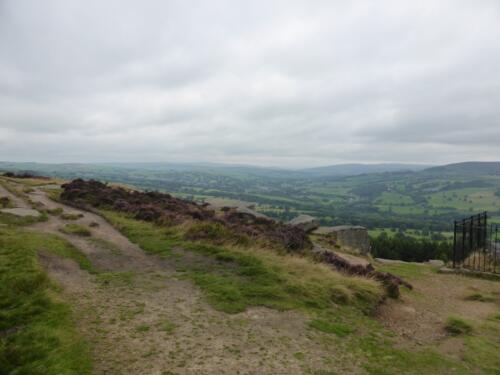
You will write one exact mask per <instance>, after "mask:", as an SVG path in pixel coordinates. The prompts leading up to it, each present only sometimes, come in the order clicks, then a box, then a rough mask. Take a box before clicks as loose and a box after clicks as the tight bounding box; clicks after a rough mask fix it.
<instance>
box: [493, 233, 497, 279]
mask: <svg viewBox="0 0 500 375" xmlns="http://www.w3.org/2000/svg"><path fill="white" fill-rule="evenodd" d="M497 241H498V225H495V257H494V260H493V273H497V251H498V249H497V244H498V242H497Z"/></svg>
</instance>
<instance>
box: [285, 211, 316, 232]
mask: <svg viewBox="0 0 500 375" xmlns="http://www.w3.org/2000/svg"><path fill="white" fill-rule="evenodd" d="M288 225H291V226H293V227H298V228H301V229H302V230H303V231H305V232H306V233H307V232H311V231H313V230H315V229H317V228H319V221H318V220H317V219H316V218H314V217H312V216H309V215H299V216H297V217H296V218H294V219H292V220H290V221H289V222H288Z"/></svg>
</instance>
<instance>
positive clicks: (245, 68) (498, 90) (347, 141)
mask: <svg viewBox="0 0 500 375" xmlns="http://www.w3.org/2000/svg"><path fill="white" fill-rule="evenodd" d="M499 20H500V1H498V0H491V1H490V0H477V1H469V0H467V1H465V0H464V1H462V0H439V1H436V0H419V1H405V0H377V1H372V0H366V1H363V0H353V1H335V0H329V1H321V0H316V1H310V0H308V1H293V0H284V1H274V0H266V1H261V0H252V1H243V0H242V1H240V0H229V1H218V0H210V1H191V0H180V1H169V0H158V1H155V0H142V1H136V0H134V1H128V0H106V1H102V0H84V1H83V0H79V1H76V0H44V1H38V0H0V160H3V161H38V162H120V161H121V162H162V161H164V162H199V161H203V162H207V161H209V162H224V163H244V164H254V165H262V166H280V167H306V166H319V165H329V164H339V163H351V162H362V163H376V162H377V163H378V162H403V163H422V164H444V163H451V162H459V161H466V160H500V21H499Z"/></svg>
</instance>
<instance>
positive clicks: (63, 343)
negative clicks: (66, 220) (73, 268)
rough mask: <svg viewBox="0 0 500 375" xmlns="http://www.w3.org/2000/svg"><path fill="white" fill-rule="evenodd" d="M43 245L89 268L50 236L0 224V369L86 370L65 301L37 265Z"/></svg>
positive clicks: (53, 373)
mask: <svg viewBox="0 0 500 375" xmlns="http://www.w3.org/2000/svg"><path fill="white" fill-rule="evenodd" d="M41 249H46V250H48V251H51V252H54V253H55V254H57V255H59V256H62V257H66V258H71V259H74V260H75V261H77V262H78V263H79V264H80V266H81V267H82V268H85V269H88V270H91V269H92V267H91V265H90V263H89V262H88V260H86V258H85V257H84V256H83V255H82V254H80V253H79V252H78V251H77V250H76V249H75V248H73V247H72V246H71V245H69V244H68V243H66V242H65V241H63V240H61V239H60V238H58V237H56V236H52V235H46V234H38V233H33V232H27V231H21V230H17V229H13V228H9V229H6V228H0V373H1V374H44V375H60V374H75V375H77V374H78V375H85V374H91V373H92V368H91V362H90V357H89V356H88V352H87V347H86V344H85V343H84V342H83V341H82V340H81V338H80V336H79V335H78V334H77V333H76V331H75V329H74V326H73V322H72V318H71V311H70V308H69V306H68V305H66V304H65V303H63V302H62V301H60V299H59V297H58V293H57V288H56V287H55V285H54V284H53V283H52V282H51V281H50V280H49V279H48V277H47V275H46V273H45V272H44V271H43V270H42V268H41V267H40V266H39V265H38V262H37V253H38V250H41Z"/></svg>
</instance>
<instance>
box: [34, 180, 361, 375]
mask: <svg viewBox="0 0 500 375" xmlns="http://www.w3.org/2000/svg"><path fill="white" fill-rule="evenodd" d="M30 198H31V199H32V200H33V201H38V202H41V203H43V204H44V205H45V206H46V207H47V208H51V209H53V208H57V207H61V208H63V209H64V211H65V212H68V213H75V214H78V213H80V214H82V215H83V217H82V218H81V219H78V220H77V221H75V222H76V223H79V224H87V225H88V224H90V223H91V222H96V223H98V224H99V225H98V227H95V228H92V229H91V230H92V237H91V238H93V239H95V238H97V239H101V240H104V241H106V242H107V243H111V244H112V245H110V246H106V242H103V241H99V242H96V241H95V240H92V239H88V238H82V237H78V236H73V235H67V234H63V233H61V232H60V231H59V229H60V228H61V227H62V226H64V225H65V224H67V223H68V222H67V221H64V220H62V219H60V218H58V217H50V220H49V221H47V222H43V223H37V224H36V225H34V226H32V227H31V229H32V230H37V231H44V232H52V233H57V234H58V235H60V236H62V237H64V238H66V239H67V240H68V241H70V242H71V243H72V244H73V245H75V246H77V247H78V248H79V249H81V251H82V252H83V253H85V254H86V255H87V256H88V258H89V259H90V260H91V262H92V264H93V265H94V266H95V267H96V268H97V269H98V270H99V271H100V273H99V275H91V274H89V273H88V272H86V271H82V270H80V269H79V268H78V266H77V265H76V264H75V263H74V262H73V261H70V260H62V259H60V258H58V257H55V256H52V255H50V254H49V253H41V255H40V261H41V263H42V264H43V265H44V266H45V267H46V269H47V270H48V272H49V274H50V276H51V277H52V278H54V279H55V280H57V281H58V282H59V283H60V284H61V285H62V286H63V288H64V294H65V297H66V298H68V299H69V301H70V302H71V304H72V306H73V307H74V311H75V316H76V317H77V327H78V328H79V330H80V331H81V332H83V334H84V335H85V337H86V338H87V339H88V340H89V341H90V342H91V344H92V345H91V347H92V351H93V353H92V354H93V357H94V361H95V364H96V370H97V372H98V373H102V374H134V375H136V374H154V375H156V374H163V373H164V372H167V371H171V372H172V373H175V374H302V373H304V372H306V371H307V370H310V369H312V370H318V369H326V368H328V367H331V364H330V365H328V366H326V365H325V364H324V363H330V362H331V359H332V358H336V360H338V361H339V363H342V365H340V366H339V367H340V368H339V370H338V373H339V374H358V373H359V374H362V373H365V371H364V370H361V369H359V368H357V366H356V364H355V361H353V360H352V359H350V358H342V355H341V354H340V353H337V354H336V350H335V347H332V345H331V343H330V344H329V343H328V342H327V341H325V340H320V339H318V337H320V336H321V335H323V334H322V333H320V332H316V331H311V330H310V329H308V328H307V321H308V319H307V317H305V316H303V315H302V314H300V313H298V312H293V311H288V312H278V311H274V310H270V309H267V308H252V309H248V310H247V311H245V312H243V313H239V314H226V313H222V312H219V311H216V310H214V309H213V308H211V307H210V306H209V305H208V304H207V303H206V302H205V300H204V298H203V296H202V295H201V294H200V292H199V290H198V289H197V287H196V286H195V285H193V284H192V283H191V282H190V281H188V280H185V279H182V275H180V274H179V273H177V272H176V270H175V257H172V258H166V259H162V258H159V257H156V256H151V255H146V254H145V253H144V252H143V251H142V250H141V249H140V248H139V247H138V246H137V245H135V244H133V243H131V242H130V241H129V240H128V239H127V238H126V237H124V236H123V235H122V234H121V233H119V232H118V231H117V230H116V229H115V228H114V227H112V226H111V225H110V224H108V223H107V222H106V221H105V220H104V219H103V218H102V217H100V216H98V215H95V214H93V213H89V212H86V211H81V210H78V209H75V208H72V207H67V206H65V205H62V204H60V203H56V202H53V201H51V200H50V199H49V198H48V197H47V196H46V195H45V193H44V192H43V191H41V190H39V189H36V190H35V191H34V192H33V193H30ZM176 251H177V252H183V250H182V249H177V250H176ZM185 258H186V259H188V260H189V259H194V258H196V257H190V256H186V257H185ZM193 261H195V260H193ZM297 352H300V353H303V356H300V358H296V357H295V356H294V355H293V354H294V353H297ZM318 359H320V360H318Z"/></svg>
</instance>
